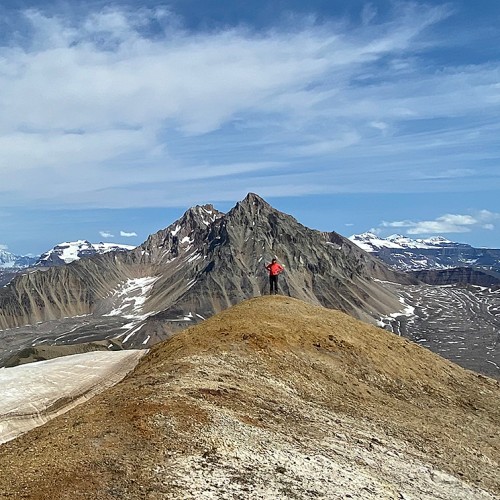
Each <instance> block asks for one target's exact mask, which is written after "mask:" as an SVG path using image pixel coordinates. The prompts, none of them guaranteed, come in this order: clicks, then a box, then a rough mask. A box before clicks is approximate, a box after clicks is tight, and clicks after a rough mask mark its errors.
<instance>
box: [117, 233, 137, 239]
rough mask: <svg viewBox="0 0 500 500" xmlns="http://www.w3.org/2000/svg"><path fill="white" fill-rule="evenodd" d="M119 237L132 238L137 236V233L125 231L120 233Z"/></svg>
mask: <svg viewBox="0 0 500 500" xmlns="http://www.w3.org/2000/svg"><path fill="white" fill-rule="evenodd" d="M120 236H123V237H124V238H132V237H134V236H137V233H135V232H133V231H132V232H127V231H120Z"/></svg>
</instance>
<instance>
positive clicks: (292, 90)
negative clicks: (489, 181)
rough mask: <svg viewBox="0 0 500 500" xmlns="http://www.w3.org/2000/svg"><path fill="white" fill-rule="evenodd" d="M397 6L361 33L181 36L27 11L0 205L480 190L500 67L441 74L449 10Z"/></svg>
mask: <svg viewBox="0 0 500 500" xmlns="http://www.w3.org/2000/svg"><path fill="white" fill-rule="evenodd" d="M394 5H395V7H394V9H393V11H392V13H390V14H389V15H388V16H387V17H385V18H383V19H382V18H380V17H379V16H378V12H377V10H376V9H375V8H374V7H370V8H366V9H364V11H363V13H362V14H363V15H362V16H361V17H362V22H361V23H360V24H358V25H353V24H349V23H347V22H345V21H335V20H333V19H332V20H330V21H329V22H325V23H323V24H319V23H314V22H311V21H310V19H300V18H295V21H294V22H290V21H289V22H288V23H287V24H286V25H280V24H279V23H277V24H276V25H275V26H273V27H272V29H268V30H265V31H261V32H256V31H255V30H253V29H250V28H248V27H244V26H238V27H230V28H227V29H218V30H217V31H209V30H205V31H198V32H192V31H189V30H187V29H185V28H183V26H182V20H181V19H179V18H178V17H177V16H175V15H174V14H172V12H171V11H168V10H166V9H165V8H156V9H147V8H141V9H131V8H130V7H120V6H115V7H111V8H108V9H105V10H101V11H99V12H94V13H90V14H88V15H86V16H83V17H73V18H71V17H68V16H66V15H65V14H63V13H62V12H63V11H61V13H60V14H55V15H53V14H51V15H48V14H45V13H44V12H43V11H40V10H33V9H32V10H26V11H24V12H23V13H21V16H22V17H23V26H24V30H18V32H17V33H16V37H12V39H11V40H10V41H9V43H7V44H5V45H4V46H2V47H0V56H1V57H0V106H1V109H2V113H1V115H0V148H1V150H2V157H1V158H0V175H1V176H2V189H3V190H5V194H3V193H2V196H3V200H4V202H5V204H11V205H15V204H26V203H29V202H31V201H34V202H37V203H42V204H44V205H48V206H57V207H60V206H68V205H71V206H80V207H88V206H92V207H108V208H109V207H114V208H115V207H122V208H123V207H138V206H145V207H147V206H155V207H156V206H165V205H172V204H176V205H178V204H188V203H191V202H192V201H195V202H197V201H199V200H200V199H212V200H214V199H218V200H225V199H238V198H240V197H241V196H242V194H245V192H246V191H248V190H249V189H252V190H255V191H259V192H260V193H262V194H265V193H267V194H268V195H270V196H271V195H272V196H286V195H296V194H297V193H300V194H308V193H335V192H341V193H345V192H405V191H407V190H410V189H411V190H422V191H424V190H429V189H430V190H432V189H435V190H439V189H442V183H440V181H442V180H443V179H450V180H451V181H452V182H450V184H449V185H448V186H447V187H448V189H454V190H459V191H460V190H465V189H469V188H470V186H471V185H474V187H475V189H476V190H478V191H480V190H481V189H483V188H484V181H483V179H484V177H485V175H486V168H487V167H483V166H479V167H477V166H476V165H477V164H478V162H480V161H481V160H484V159H485V158H487V157H491V158H493V157H495V155H498V146H497V144H498V141H497V137H498V133H499V125H498V123H497V121H495V120H496V117H497V116H498V114H499V113H500V101H499V100H498V87H497V86H498V81H499V75H500V65H499V64H498V63H497V62H495V61H493V62H491V61H490V62H488V63H484V64H476V65H466V66H465V65H464V66H462V65H455V66H453V65H450V66H448V67H446V68H444V69H443V68H442V67H441V66H440V69H439V70H437V69H436V67H434V66H433V65H432V64H428V63H427V62H423V60H422V57H421V54H423V53H425V52H426V51H429V50H430V49H436V48H439V46H440V44H441V43H443V42H442V41H440V38H439V36H438V35H437V34H436V32H433V28H434V27H435V26H438V25H439V23H440V22H441V21H443V20H445V19H446V18H447V17H448V16H450V15H451V11H450V10H449V8H448V7H446V6H429V5H426V6H425V8H422V5H419V4H417V3H404V2H402V3H396V4H394ZM153 27H154V29H153ZM446 43H448V42H446ZM443 120H444V121H445V122H446V125H445V126H443V125H442V121H443ZM435 163H439V170H436V168H435ZM13 165H15V168H13V167H12V166H13ZM450 165H451V166H450ZM472 165H474V166H472ZM415 171H418V172H420V174H419V175H420V177H418V178H417V180H418V183H415V182H412V181H414V180H415V174H413V172H415ZM436 172H437V173H436ZM439 172H441V173H439ZM488 173H489V174H490V175H491V172H488ZM494 175H497V174H494ZM47 176H50V178H51V179H54V182H51V183H46V182H44V179H46V178H47ZM465 178H469V181H468V182H467V183H465V181H464V179H465ZM286 179H287V180H286ZM187 181H189V184H188V183H187ZM275 181H279V182H275Z"/></svg>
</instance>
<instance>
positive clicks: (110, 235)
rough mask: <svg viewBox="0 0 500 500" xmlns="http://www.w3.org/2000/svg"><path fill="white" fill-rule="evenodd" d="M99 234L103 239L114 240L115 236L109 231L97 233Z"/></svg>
mask: <svg viewBox="0 0 500 500" xmlns="http://www.w3.org/2000/svg"><path fill="white" fill-rule="evenodd" d="M99 234H100V235H101V236H102V237H103V238H114V237H115V235H114V234H112V233H110V232H109V231H99Z"/></svg>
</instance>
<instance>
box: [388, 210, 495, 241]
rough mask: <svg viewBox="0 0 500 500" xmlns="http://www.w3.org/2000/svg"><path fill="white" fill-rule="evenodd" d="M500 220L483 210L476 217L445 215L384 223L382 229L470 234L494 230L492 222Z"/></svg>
mask: <svg viewBox="0 0 500 500" xmlns="http://www.w3.org/2000/svg"><path fill="white" fill-rule="evenodd" d="M497 219H500V214H499V213H494V212H490V211H488V210H481V211H479V212H477V213H476V214H475V215H462V214H445V215H442V216H440V217H437V218H436V219H435V220H423V221H411V220H402V221H393V222H387V221H383V222H382V224H381V226H382V227H390V228H406V233H407V234H412V235H417V234H423V235H425V234H445V233H468V232H470V231H471V230H472V229H477V228H483V229H494V225H493V224H492V223H491V222H490V221H494V220H497Z"/></svg>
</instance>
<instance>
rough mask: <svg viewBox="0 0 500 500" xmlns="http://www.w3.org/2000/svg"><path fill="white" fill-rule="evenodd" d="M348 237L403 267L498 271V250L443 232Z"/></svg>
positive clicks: (388, 261)
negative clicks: (451, 237)
mask: <svg viewBox="0 0 500 500" xmlns="http://www.w3.org/2000/svg"><path fill="white" fill-rule="evenodd" d="M349 239H350V240H351V241H352V242H353V243H355V244H356V245H357V246H359V247H360V248H362V249H363V250H365V251H367V252H370V253H371V254H372V255H375V256H377V257H378V258H379V259H381V260H383V261H384V262H385V263H386V264H389V265H390V266H392V267H394V268H396V269H399V270H402V271H414V270H422V269H448V268H452V267H475V268H481V269H486V270H489V271H500V250H498V249H488V248H474V247H472V246H471V245H467V244H465V243H457V242H454V241H450V240H448V239H446V238H444V237H442V236H434V237H432V238H427V239H412V238H408V237H407V236H403V235H401V234H393V235H391V236H388V237H387V238H381V237H380V236H377V235H376V234H373V233H369V232H368V233H362V234H354V235H352V236H350V237H349Z"/></svg>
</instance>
